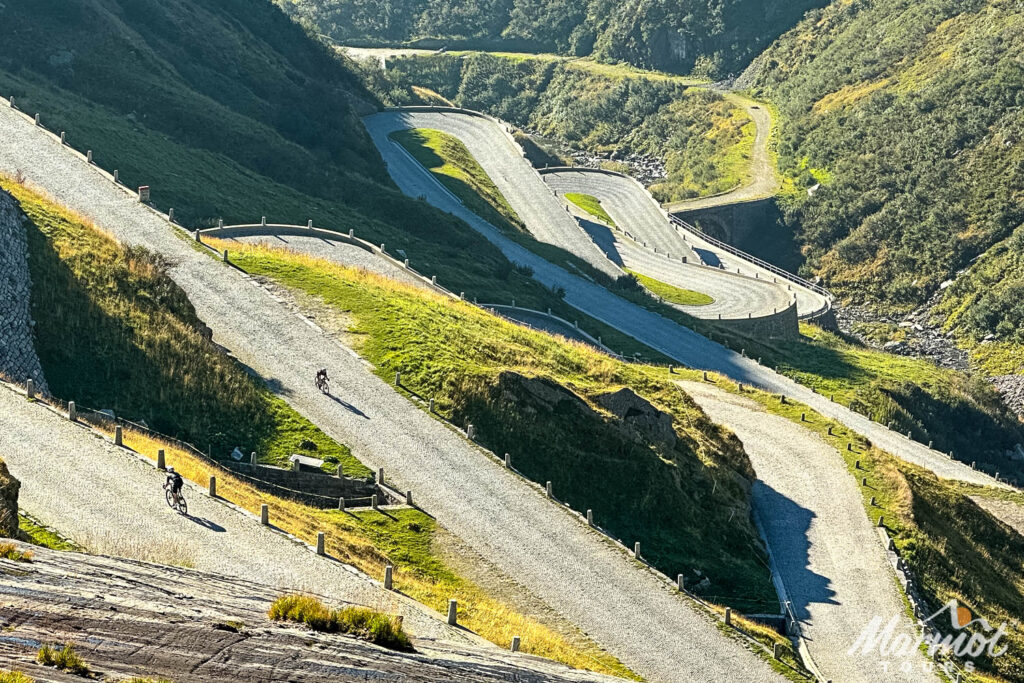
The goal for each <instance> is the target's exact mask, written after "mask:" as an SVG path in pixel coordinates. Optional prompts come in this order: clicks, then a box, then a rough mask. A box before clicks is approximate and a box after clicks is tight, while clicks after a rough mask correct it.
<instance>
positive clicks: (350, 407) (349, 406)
mask: <svg viewBox="0 0 1024 683" xmlns="http://www.w3.org/2000/svg"><path fill="white" fill-rule="evenodd" d="M324 395H325V396H326V397H327V398H329V399H331V400H332V401H334V402H335V403H337V404H339V405H340V406H341V407H343V408H345V410H347V411H349V412H350V413H355V414H356V415H358V416H359V417H361V418H363V419H366V420H369V419H370V416H369V415H367V414H366V413H364V412H363V411H361V410H359V408H356V407H355V406H354V405H352V404H351V403H349V402H347V401H343V400H341V399H340V398H338V397H337V396H335V395H334V394H324Z"/></svg>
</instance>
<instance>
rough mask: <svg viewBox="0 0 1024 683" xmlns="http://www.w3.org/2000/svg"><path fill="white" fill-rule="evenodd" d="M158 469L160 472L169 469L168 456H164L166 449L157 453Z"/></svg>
mask: <svg viewBox="0 0 1024 683" xmlns="http://www.w3.org/2000/svg"><path fill="white" fill-rule="evenodd" d="M156 468H157V469H158V470H166V469H167V456H166V455H165V454H164V449H162V448H161V449H160V450H158V451H157V452H156Z"/></svg>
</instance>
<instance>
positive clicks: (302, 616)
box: [268, 594, 414, 652]
mask: <svg viewBox="0 0 1024 683" xmlns="http://www.w3.org/2000/svg"><path fill="white" fill-rule="evenodd" d="M268 616H269V617H270V618H271V619H274V620H275V621H294V622H296V623H300V624H305V625H306V626H308V627H309V628H311V629H313V630H314V631H323V632H324V633H347V634H350V635H354V636H356V637H358V638H362V639H363V640H368V641H370V642H371V643H374V644H375V645H380V646H382V647H386V648H390V649H392V650H401V651H404V652H413V651H414V649H413V646H412V643H411V642H409V636H407V635H406V633H405V631H403V630H402V622H401V619H399V618H398V617H394V616H390V615H387V614H382V613H380V612H375V611H374V610H371V609H369V608H367V607H343V608H342V609H331V608H329V607H327V606H325V605H324V604H323V603H322V602H320V601H319V600H317V599H316V598H314V597H312V596H309V595H294V594H293V595H283V596H281V597H279V598H278V599H277V600H275V601H274V603H273V604H272V605H271V606H270V610H269V612H268Z"/></svg>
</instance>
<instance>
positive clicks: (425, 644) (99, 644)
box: [0, 548, 619, 683]
mask: <svg viewBox="0 0 1024 683" xmlns="http://www.w3.org/2000/svg"><path fill="white" fill-rule="evenodd" d="M32 550H33V552H34V553H35V556H34V558H33V561H32V562H27V563H26V562H12V561H9V560H0V626H2V627H3V634H2V635H0V662H3V668H5V669H15V670H20V671H23V672H24V673H26V674H28V675H30V676H31V677H32V678H33V679H34V680H36V681H39V682H40V683H41V682H43V681H46V682H51V681H53V682H57V681H60V682H63V681H71V680H83V679H81V678H73V677H71V676H67V675H65V674H61V673H60V672H57V671H55V670H54V669H52V668H47V667H44V666H41V665H39V664H37V663H36V662H35V656H36V652H37V650H38V649H39V647H40V646H41V645H43V644H44V643H67V642H72V643H75V644H76V646H77V647H76V650H77V652H78V654H79V655H80V656H81V657H82V658H83V659H84V660H85V662H86V664H88V665H89V667H90V668H91V669H92V670H93V672H94V673H95V678H97V679H102V680H117V681H124V680H127V679H128V678H130V677H133V676H139V677H146V678H147V679H152V680H164V679H167V680H172V681H175V683H198V682H206V681H211V682H212V681H216V682H218V683H219V682H220V681H240V682H245V681H251V682H256V681H267V682H271V681H274V682H276V681H304V682H306V683H329V682H330V683H337V682H345V681H405V682H407V683H420V682H422V683H427V682H434V681H465V682H466V683H486V682H490V681H493V682H495V683H497V682H498V681H522V682H523V683H533V682H536V683H540V682H541V681H545V682H548V681H550V682H552V683H578V682H581V681H595V682H596V681H606V682H608V683H611V682H612V681H614V680H619V679H612V678H609V677H606V676H600V675H597V674H591V673H588V672H585V671H576V670H573V669H569V668H568V667H565V666H562V665H559V664H556V663H554V662H551V661H549V660H544V659H540V658H537V657H533V656H530V655H525V654H521V653H516V654H513V653H511V652H509V651H508V650H506V649H503V648H498V647H494V646H491V645H488V644H484V643H482V642H480V641H478V640H476V639H475V638H472V637H469V636H467V637H465V638H463V639H461V640H460V641H458V642H451V641H435V640H430V639H416V638H415V634H412V635H413V636H414V645H415V647H416V653H415V654H407V653H402V652H395V651H393V650H387V649H385V648H383V647H379V646H376V645H372V644H370V643H367V642H365V641H362V640H357V639H356V638H353V637H350V636H343V635H336V634H326V633H316V632H313V631H310V630H308V629H306V628H302V627H298V626H293V625H287V624H283V623H279V622H273V621H271V620H270V619H268V618H267V610H268V609H269V608H270V605H271V603H272V602H273V600H274V598H276V597H277V596H278V595H280V591H279V590H277V589H275V588H274V587H272V586H265V585H261V584H258V583H253V582H251V581H246V580H243V579H238V578H234V577H231V576H225V575H217V574H208V573H203V572H197V571H193V570H188V569H180V568H174V567H164V566H160V565H155V564H147V563H144V562H136V561H133V560H121V559H116V558H111V557H103V556H98V555H85V554H80V553H74V552H58V551H53V550H48V549H46V548H32ZM324 602H329V601H327V600H324ZM330 604H332V606H335V607H342V606H343V605H340V604H336V603H330ZM439 618H440V617H439Z"/></svg>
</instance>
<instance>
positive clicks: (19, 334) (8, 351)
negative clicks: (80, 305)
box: [0, 190, 49, 393]
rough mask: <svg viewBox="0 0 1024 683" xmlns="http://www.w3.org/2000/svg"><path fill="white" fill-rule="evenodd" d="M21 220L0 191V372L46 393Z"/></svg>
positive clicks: (11, 200)
mask: <svg viewBox="0 0 1024 683" xmlns="http://www.w3.org/2000/svg"><path fill="white" fill-rule="evenodd" d="M25 220H26V219H25V216H24V214H22V212H21V208H20V207H19V206H18V203H17V202H16V201H15V200H14V198H13V197H11V196H10V195H9V194H7V193H6V192H4V191H3V190H0V373H2V374H4V375H7V376H8V377H9V378H10V379H11V380H12V381H14V382H17V383H18V384H24V383H25V380H28V379H31V380H32V381H33V382H35V385H36V389H37V390H38V391H40V392H42V393H49V392H48V389H47V386H46V379H45V378H44V377H43V368H42V366H41V365H40V364H39V356H37V355H36V349H35V345H34V343H33V331H32V328H33V326H34V325H35V323H34V322H33V320H32V315H31V310H30V302H31V291H32V278H31V275H30V273H29V269H28V242H27V239H26V237H25Z"/></svg>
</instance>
